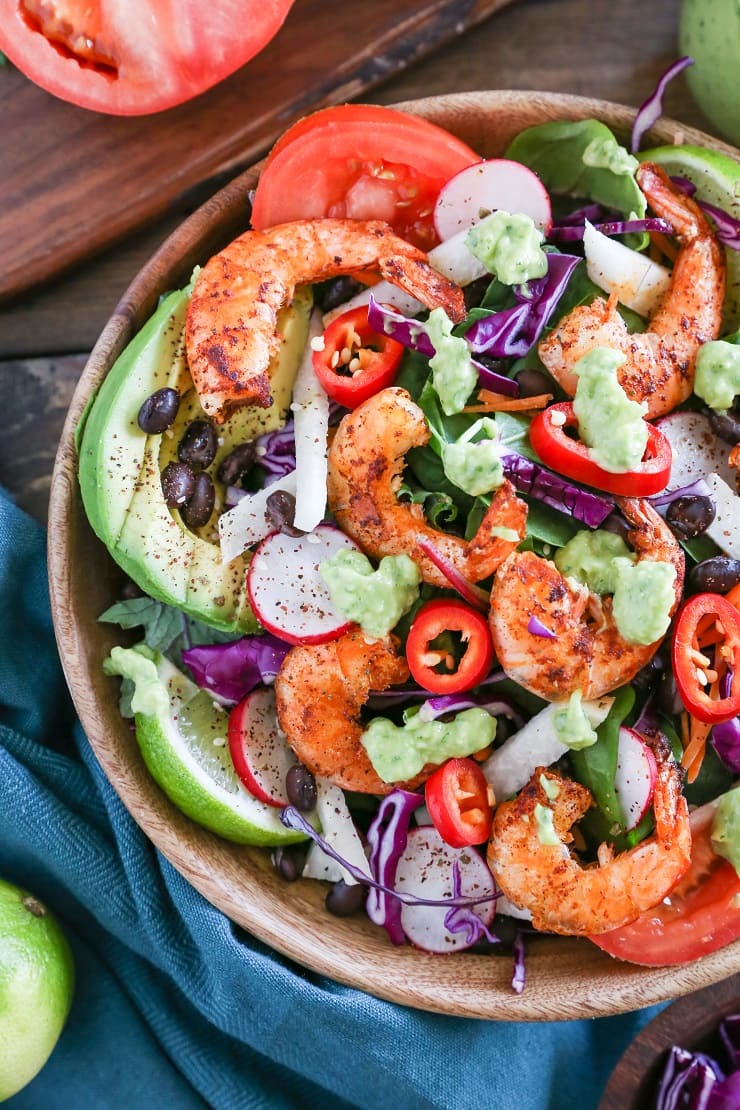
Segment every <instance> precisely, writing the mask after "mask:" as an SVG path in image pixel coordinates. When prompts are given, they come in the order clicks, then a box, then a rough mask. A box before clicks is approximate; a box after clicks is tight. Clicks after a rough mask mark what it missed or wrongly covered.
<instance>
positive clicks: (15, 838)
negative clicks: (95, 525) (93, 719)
mask: <svg viewBox="0 0 740 1110" xmlns="http://www.w3.org/2000/svg"><path fill="white" fill-rule="evenodd" d="M0 629H2V638H1V640H0V875H2V876H4V877H5V878H7V879H9V880H11V881H14V882H17V883H19V884H20V885H23V886H25V887H28V888H29V889H31V890H32V891H34V892H35V893H37V894H38V895H40V896H41V897H43V898H44V899H46V900H47V902H48V903H49V905H50V906H51V907H52V908H53V910H54V911H55V912H56V914H57V915H58V917H59V919H60V920H61V922H62V924H63V926H64V928H65V930H66V932H67V934H68V936H69V937H70V940H71V942H72V945H73V948H74V951H75V955H76V960H77V972H78V983H77V990H76V995H75V1001H74V1004H73V1007H72V1012H71V1014H70V1018H69V1021H68V1024H67V1026H66V1028H65V1031H64V1033H63V1034H62V1037H61V1039H60V1041H59V1044H58V1046H57V1048H56V1050H55V1052H54V1053H53V1055H52V1057H51V1060H50V1061H49V1063H48V1064H47V1065H46V1067H45V1068H44V1069H43V1070H42V1072H41V1073H40V1075H39V1076H38V1077H37V1078H36V1079H35V1080H34V1081H33V1082H32V1083H31V1084H30V1085H29V1086H28V1087H26V1088H25V1090H24V1091H22V1092H21V1093H20V1094H18V1095H16V1096H15V1097H14V1098H12V1099H11V1100H10V1101H9V1102H8V1103H6V1105H7V1106H8V1110H36V1108H42V1107H43V1108H44V1110H56V1108H59V1110H62V1108H64V1110H76V1108H78V1107H80V1108H81V1107H88V1106H90V1107H95V1110H108V1108H110V1110H123V1108H126V1110H131V1108H139V1107H150V1106H151V1107H157V1110H169V1108H171V1107H172V1108H180V1107H182V1108H184V1110H190V1108H191V1107H193V1108H194V1107H203V1106H204V1105H209V1106H212V1107H215V1108H217V1110H232V1108H233V1110H236V1108H237V1107H238V1108H243V1107H249V1108H255V1110H257V1108H261V1107H270V1108H281V1107H286V1108H287V1107H314V1106H315V1107H321V1108H322V1110H324V1108H328V1110H331V1108H333V1107H342V1106H348V1105H350V1106H359V1107H368V1108H373V1110H377V1108H384V1107H389V1108H390V1107H398V1106H402V1107H404V1108H405V1110H415V1108H419V1110H423V1108H427V1107H445V1108H448V1107H449V1108H455V1107H460V1108H463V1107H470V1106H488V1105H491V1104H493V1105H498V1106H504V1107H516V1108H517V1110H543V1108H546V1107H550V1108H557V1110H559V1108H562V1110H566V1108H567V1110H571V1108H572V1107H574V1106H579V1107H582V1108H583V1110H589V1108H592V1107H593V1108H595V1107H596V1106H597V1103H598V1100H599V1096H600V1094H601V1091H602V1089H603V1087H604V1084H605V1082H606V1079H607V1077H608V1075H609V1072H610V1071H611V1069H612V1068H613V1066H614V1064H615V1063H616V1061H617V1059H618V1058H619V1056H620V1054H621V1053H622V1052H623V1050H624V1049H625V1047H626V1045H627V1044H628V1042H629V1041H630V1040H631V1038H632V1037H633V1036H634V1035H635V1034H636V1032H637V1031H638V1030H639V1029H640V1028H641V1027H642V1026H643V1025H644V1024H645V1022H646V1021H647V1020H649V1018H650V1017H652V1016H653V1014H654V1013H655V1012H656V1008H653V1009H652V1010H643V1011H641V1012H639V1013H635V1014H628V1015H624V1016H621V1017H616V1018H607V1019H601V1020H598V1021H576V1022H567V1023H552V1024H534V1023H532V1024H515V1023H511V1024H500V1023H495V1022H483V1021H471V1020H462V1019H456V1018H446V1017H440V1016H438V1015H433V1014H426V1013H421V1012H419V1011H415V1010H410V1009H405V1008H403V1007H401V1006H396V1005H393V1004H391V1003H388V1002H383V1001H380V1000H379V999H377V998H373V997H371V996H369V995H366V994H363V993H361V992H360V991H355V990H351V989H349V988H347V987H343V986H340V985H339V984H337V983H334V982H332V981H331V980H329V979H324V978H322V977H320V976H318V975H314V974H312V973H310V972H308V971H305V970H304V969H303V968H301V967H298V966H297V965H295V964H293V963H291V962H290V961H289V960H287V959H285V958H283V957H282V956H279V955H277V954H276V953H275V952H273V951H271V950H270V949H269V948H267V947H266V946H265V945H263V944H261V943H260V942H258V941H256V940H254V939H253V938H252V937H250V936H249V935H248V934H246V933H245V932H244V931H243V930H241V929H240V928H239V927H238V926H237V925H235V924H234V923H233V922H231V921H230V920H229V919H228V918H226V917H224V915H223V914H221V913H219V911H218V910H216V909H214V908H213V906H211V905H210V904H209V903H208V902H206V901H205V899H204V898H202V897H201V895H200V894H198V892H197V891H195V890H194V889H193V888H192V887H191V886H190V885H189V884H188V883H187V882H186V881H185V880H184V879H183V878H182V877H181V876H180V875H179V874H178V873H177V871H175V870H174V869H173V868H172V867H171V866H170V865H169V864H168V863H167V861H166V860H165V859H164V858H163V857H162V856H161V855H159V854H158V853H157V852H156V851H155V849H154V848H153V846H152V845H151V844H150V843H149V842H148V841H147V839H146V838H145V836H144V835H143V834H142V833H141V831H140V830H139V828H138V827H137V826H136V825H135V823H134V822H133V820H132V819H131V818H130V817H129V815H128V813H127V812H126V810H125V809H124V808H123V806H122V805H121V803H120V801H119V800H118V797H117V796H116V794H115V793H114V791H113V790H112V788H111V787H110V785H109V784H108V782H107V781H106V779H105V777H104V775H103V773H102V771H101V770H100V767H99V766H98V764H97V762H96V760H95V757H94V755H93V754H92V751H91V749H90V746H89V744H88V742H87V740H86V738H85V736H84V734H83V732H82V730H81V728H80V725H79V723H78V722H77V721H76V718H75V714H74V710H73V708H72V705H71V702H70V700H69V698H68V695H67V691H66V687H65V684H64V679H63V676H62V672H61V669H60V666H59V662H58V657H57V653H56V646H55V642H54V636H53V632H52V625H51V616H50V612H49V600H48V591H47V584H46V567H45V544H44V537H43V533H42V530H41V528H40V526H39V525H38V524H37V523H36V522H35V521H33V520H31V519H30V518H29V517H27V516H26V515H25V514H23V513H22V512H20V510H18V509H17V508H16V506H15V505H13V503H12V502H11V500H10V499H9V498H8V497H7V496H6V495H3V494H2V493H0ZM452 958H454V957H452Z"/></svg>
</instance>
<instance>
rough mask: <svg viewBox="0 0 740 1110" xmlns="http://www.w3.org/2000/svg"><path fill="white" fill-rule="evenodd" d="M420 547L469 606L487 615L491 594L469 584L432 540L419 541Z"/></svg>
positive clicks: (471, 583) (423, 539)
mask: <svg viewBox="0 0 740 1110" xmlns="http://www.w3.org/2000/svg"><path fill="white" fill-rule="evenodd" d="M419 547H420V548H421V550H422V551H423V552H424V554H425V555H427V556H428V557H429V558H430V559H431V561H432V562H433V563H434V565H435V567H436V568H437V570H438V571H439V572H440V573H441V574H443V575H444V576H445V578H446V579H447V581H448V582H449V584H450V586H451V587H452V589H453V590H457V592H458V593H459V594H460V597H462V598H463V599H464V600H465V601H467V603H468V605H472V606H473V608H474V609H479V610H480V611H481V613H487V612H488V608H489V594H488V593H487V592H486V591H485V590H483V589H481V587H480V586H476V585H475V584H474V583H473V582H469V581H468V579H467V578H466V577H465V575H464V574H461V573H460V571H459V570H458V569H457V567H456V566H455V565H454V563H451V562H450V560H449V559H448V558H447V557H446V556H445V555H443V554H442V552H441V551H440V550H439V549H438V548H437V547H435V545H434V544H433V543H432V541H431V540H429V539H427V538H426V537H424V538H422V539H420V540H419Z"/></svg>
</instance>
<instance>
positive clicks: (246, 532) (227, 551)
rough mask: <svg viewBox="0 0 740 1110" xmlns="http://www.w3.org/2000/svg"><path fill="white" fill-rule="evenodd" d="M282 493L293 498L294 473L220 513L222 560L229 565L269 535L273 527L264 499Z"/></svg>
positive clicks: (219, 529) (294, 488)
mask: <svg viewBox="0 0 740 1110" xmlns="http://www.w3.org/2000/svg"><path fill="white" fill-rule="evenodd" d="M278 490H285V492H286V493H292V494H294V495H295V491H296V473H295V470H291V472H290V473H289V474H286V475H285V477H283V478H278V479H277V481H275V482H272V483H271V484H270V485H269V486H265V488H264V489H261V490H258V492H257V493H253V494H251V495H248V496H247V497H242V499H241V500H240V501H239V502H238V504H236V505H235V506H234V508H233V509H229V511H228V512H227V513H222V514H221V516H220V517H219V518H218V532H219V538H220V540H221V560H222V562H224V563H230V562H231V560H232V559H236V557H237V555H241V553H242V551H244V549H245V548H247V547H251V546H252V544H253V543H258V542H259V541H260V540H263V539H264V538H265V536H267V535H269V533H270V532H272V530H273V528H274V527H275V525H274V524H273V523H272V522H271V521H270V520H268V519H267V498H268V497H269V496H270V494H271V493H276V492H277V491H278Z"/></svg>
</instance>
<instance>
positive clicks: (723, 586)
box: [687, 555, 740, 594]
mask: <svg viewBox="0 0 740 1110" xmlns="http://www.w3.org/2000/svg"><path fill="white" fill-rule="evenodd" d="M738 582H740V559H731V558H730V557H729V555H715V556H714V557H713V558H712V559H705V560H704V562H702V563H697V565H696V566H695V567H694V568H693V570H692V571H691V572H690V573H689V577H688V583H687V585H688V592H689V593H691V594H703V593H710V594H726V593H729V591H730V590H731V589H732V588H733V586H737V584H738Z"/></svg>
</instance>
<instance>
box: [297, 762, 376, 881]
mask: <svg viewBox="0 0 740 1110" xmlns="http://www.w3.org/2000/svg"><path fill="white" fill-rule="evenodd" d="M316 816H317V817H318V819H319V821H320V822H321V835H322V836H323V838H324V840H325V841H326V842H327V844H329V845H330V846H331V847H332V848H333V849H334V850H335V852H338V853H339V855H340V856H342V857H343V858H344V859H346V860H347V862H348V863H352V864H354V866H355V867H357V868H359V869H360V871H364V872H365V874H366V875H367V876H368V878H370V864H369V863H368V862H367V856H366V855H365V849H364V848H363V846H362V841H361V840H360V835H359V833H358V832H357V829H356V828H355V823H354V821H353V820H352V816H351V814H350V812H349V809H348V808H347V802H346V800H345V797H344V791H343V790H340V788H339V787H338V786H335V785H334V783H333V782H329V780H328V779H322V778H317V779H316ZM302 875H303V878H304V879H321V880H322V881H323V882H326V883H336V882H339V880H340V879H343V880H344V882H345V883H346V884H347V885H348V886H352V885H353V884H355V883H356V882H357V879H355V878H354V876H353V875H351V874H350V873H349V871H347V869H346V868H344V867H342V865H341V864H340V863H337V861H336V860H335V859H332V857H331V856H328V855H327V854H326V852H325V851H324V850H323V848H321V847H320V845H318V844H316V843H315V842H314V843H312V844H311V847H310V848H309V849H308V855H307V856H306V863H305V865H304V868H303V871H302Z"/></svg>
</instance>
